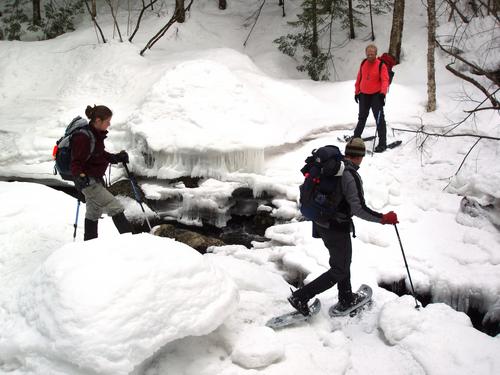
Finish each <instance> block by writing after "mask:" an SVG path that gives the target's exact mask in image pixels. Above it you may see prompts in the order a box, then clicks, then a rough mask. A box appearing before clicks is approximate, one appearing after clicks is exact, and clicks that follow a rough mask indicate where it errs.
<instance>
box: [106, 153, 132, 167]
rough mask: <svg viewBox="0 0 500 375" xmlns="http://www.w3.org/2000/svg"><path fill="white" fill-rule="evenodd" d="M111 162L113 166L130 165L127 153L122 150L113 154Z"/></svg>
mask: <svg viewBox="0 0 500 375" xmlns="http://www.w3.org/2000/svg"><path fill="white" fill-rule="evenodd" d="M109 161H110V162H111V164H117V163H128V161H129V159H128V154H127V151H125V150H122V151H120V152H119V153H117V154H112V155H111V157H110V160H109Z"/></svg>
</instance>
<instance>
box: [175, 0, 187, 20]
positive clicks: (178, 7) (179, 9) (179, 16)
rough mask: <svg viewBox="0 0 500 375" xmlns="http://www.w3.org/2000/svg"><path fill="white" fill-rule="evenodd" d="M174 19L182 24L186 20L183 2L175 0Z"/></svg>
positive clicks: (182, 0)
mask: <svg viewBox="0 0 500 375" xmlns="http://www.w3.org/2000/svg"><path fill="white" fill-rule="evenodd" d="M175 18H176V20H177V22H179V23H184V21H185V20H186V11H185V10H184V0H175Z"/></svg>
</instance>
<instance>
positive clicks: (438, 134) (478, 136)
mask: <svg viewBox="0 0 500 375" xmlns="http://www.w3.org/2000/svg"><path fill="white" fill-rule="evenodd" d="M392 130H397V131H400V132H407V133H416V134H425V135H428V136H434V137H443V138H454V137H472V138H479V140H481V139H491V140H493V141H500V138H499V137H492V136H490V135H478V134H470V133H462V134H447V133H430V132H426V131H424V130H422V128H421V129H418V130H411V129H401V128H392Z"/></svg>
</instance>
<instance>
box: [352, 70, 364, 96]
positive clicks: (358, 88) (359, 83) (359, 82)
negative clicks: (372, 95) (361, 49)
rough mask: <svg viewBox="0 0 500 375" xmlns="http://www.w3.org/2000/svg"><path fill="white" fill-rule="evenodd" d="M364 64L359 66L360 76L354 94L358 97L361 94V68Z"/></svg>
mask: <svg viewBox="0 0 500 375" xmlns="http://www.w3.org/2000/svg"><path fill="white" fill-rule="evenodd" d="M362 66H363V63H361V65H360V66H359V70H358V76H357V77H356V83H355V84H354V93H355V94H356V95H358V94H359V93H360V92H361V67H362Z"/></svg>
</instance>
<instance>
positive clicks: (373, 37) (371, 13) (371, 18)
mask: <svg viewBox="0 0 500 375" xmlns="http://www.w3.org/2000/svg"><path fill="white" fill-rule="evenodd" d="M368 4H369V6H370V24H371V27H372V38H371V39H372V42H373V41H374V40H375V33H374V32H373V12H372V0H369V1H368Z"/></svg>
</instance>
